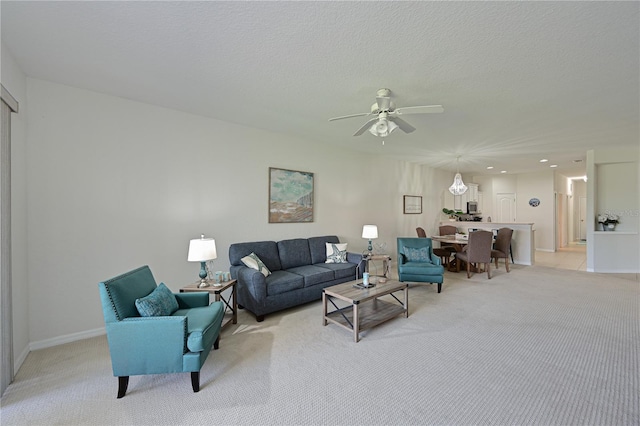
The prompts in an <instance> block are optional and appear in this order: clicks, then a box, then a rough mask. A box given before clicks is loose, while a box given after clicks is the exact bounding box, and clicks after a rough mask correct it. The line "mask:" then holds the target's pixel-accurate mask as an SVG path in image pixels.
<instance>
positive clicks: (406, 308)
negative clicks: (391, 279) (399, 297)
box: [404, 286, 409, 318]
mask: <svg viewBox="0 0 640 426" xmlns="http://www.w3.org/2000/svg"><path fill="white" fill-rule="evenodd" d="M404 317H405V318H409V286H406V287H405V288H404Z"/></svg>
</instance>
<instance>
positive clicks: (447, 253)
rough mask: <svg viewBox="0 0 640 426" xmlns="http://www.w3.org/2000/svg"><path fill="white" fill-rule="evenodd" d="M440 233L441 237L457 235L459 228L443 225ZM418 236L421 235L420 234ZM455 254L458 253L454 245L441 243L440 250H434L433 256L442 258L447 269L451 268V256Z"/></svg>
mask: <svg viewBox="0 0 640 426" xmlns="http://www.w3.org/2000/svg"><path fill="white" fill-rule="evenodd" d="M438 231H439V233H440V236H441V237H442V236H445V235H455V234H456V231H457V228H456V227H455V226H451V225H442V226H441V227H440V228H439V229H438ZM418 235H420V234H419V233H418ZM455 252H456V249H455V248H453V245H451V244H449V243H440V247H439V248H434V249H433V254H435V255H436V256H438V257H440V259H442V264H443V265H445V266H447V267H448V266H449V260H450V258H451V255H453V254H454V253H455Z"/></svg>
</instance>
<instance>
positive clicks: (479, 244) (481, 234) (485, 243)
mask: <svg viewBox="0 0 640 426" xmlns="http://www.w3.org/2000/svg"><path fill="white" fill-rule="evenodd" d="M492 243H493V235H492V234H491V232H489V231H482V230H480V231H475V232H470V233H469V243H468V244H467V250H466V251H461V252H457V253H456V271H457V272H460V263H461V262H460V261H463V262H466V263H467V278H471V265H472V264H474V265H475V267H476V268H478V267H479V266H480V264H484V268H485V269H486V270H487V278H489V279H491V245H492Z"/></svg>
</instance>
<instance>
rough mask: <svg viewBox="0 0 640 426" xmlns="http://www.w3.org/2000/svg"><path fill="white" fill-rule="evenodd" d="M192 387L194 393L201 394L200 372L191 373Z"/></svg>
mask: <svg viewBox="0 0 640 426" xmlns="http://www.w3.org/2000/svg"><path fill="white" fill-rule="evenodd" d="M191 387H192V388H193V391H194V392H200V372H199V371H192V372H191Z"/></svg>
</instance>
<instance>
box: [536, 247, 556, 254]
mask: <svg viewBox="0 0 640 426" xmlns="http://www.w3.org/2000/svg"><path fill="white" fill-rule="evenodd" d="M536 251H544V252H546V253H555V252H556V251H555V250H552V249H543V248H537V249H536Z"/></svg>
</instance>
